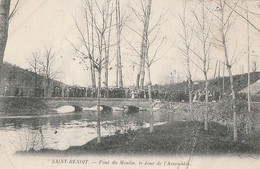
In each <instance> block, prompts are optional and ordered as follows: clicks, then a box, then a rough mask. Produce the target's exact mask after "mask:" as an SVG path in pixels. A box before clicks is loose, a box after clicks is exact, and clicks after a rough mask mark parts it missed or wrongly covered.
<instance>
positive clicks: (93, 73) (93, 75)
mask: <svg viewBox="0 0 260 169" xmlns="http://www.w3.org/2000/svg"><path fill="white" fill-rule="evenodd" d="M89 63H90V73H91V86H92V88H96V74H95V68H94V67H93V61H92V60H91V59H90V60H89Z"/></svg>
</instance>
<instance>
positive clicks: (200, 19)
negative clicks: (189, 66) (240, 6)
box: [190, 0, 212, 130]
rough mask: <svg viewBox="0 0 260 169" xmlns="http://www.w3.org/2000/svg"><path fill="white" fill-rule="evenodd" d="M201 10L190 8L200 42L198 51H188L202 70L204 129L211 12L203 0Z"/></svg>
mask: <svg viewBox="0 0 260 169" xmlns="http://www.w3.org/2000/svg"><path fill="white" fill-rule="evenodd" d="M199 3H200V4H199V5H200V7H201V10H200V12H198V10H196V11H195V10H194V9H193V10H192V13H193V16H194V20H195V23H196V25H194V29H193V32H194V34H195V36H196V37H197V40H198V42H199V43H200V44H201V48H199V52H197V51H195V50H193V49H190V51H191V52H192V53H193V54H194V56H196V57H197V59H198V60H199V62H200V63H201V64H200V63H199V64H197V63H196V62H195V61H194V60H193V59H191V61H192V62H193V63H194V64H195V65H196V66H197V67H198V68H199V69H200V70H201V71H202V72H203V75H204V80H205V109H206V110H205V112H204V130H208V71H209V69H210V52H211V45H212V42H211V39H210V38H211V20H212V18H211V16H212V15H211V14H210V13H209V12H208V10H207V9H208V7H207V4H206V2H205V0H201V1H200V2H199Z"/></svg>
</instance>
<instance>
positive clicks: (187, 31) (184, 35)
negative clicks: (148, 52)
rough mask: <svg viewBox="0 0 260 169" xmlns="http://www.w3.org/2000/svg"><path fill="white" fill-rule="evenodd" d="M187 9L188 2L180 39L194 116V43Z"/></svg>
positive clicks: (190, 106) (182, 16)
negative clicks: (192, 69) (192, 64)
mask: <svg viewBox="0 0 260 169" xmlns="http://www.w3.org/2000/svg"><path fill="white" fill-rule="evenodd" d="M186 8H187V1H184V2H183V14H182V15H181V14H179V19H180V21H181V25H182V30H183V31H182V32H181V33H179V36H180V38H181V39H182V41H183V45H182V46H183V47H179V50H180V51H181V52H182V54H183V56H184V60H185V65H186V69H187V78H188V88H189V112H190V116H191V117H193V116H192V92H193V91H192V90H193V84H192V76H191V54H192V52H191V51H190V48H191V42H192V31H191V29H192V28H190V27H192V26H189V25H188V21H187V19H186V18H187V17H186V10H187V9H186Z"/></svg>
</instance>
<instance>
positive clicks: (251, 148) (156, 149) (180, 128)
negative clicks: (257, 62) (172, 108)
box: [20, 121, 260, 155]
mask: <svg viewBox="0 0 260 169" xmlns="http://www.w3.org/2000/svg"><path fill="white" fill-rule="evenodd" d="M239 138H240V140H239V141H238V142H233V141H232V132H231V131H230V130H229V129H228V128H227V127H225V126H223V125H220V124H218V123H215V122H211V123H209V130H208V131H204V130H203V123H201V122H196V121H180V122H172V123H169V124H165V125H161V126H156V127H155V131H154V133H152V134H151V133H149V129H148V128H144V129H140V130H137V131H129V132H128V133H126V134H116V135H113V136H108V137H104V138H102V142H101V143H100V144H96V139H93V140H91V141H90V142H88V143H86V144H85V145H82V146H74V147H70V148H68V149H67V150H63V151H59V150H48V149H44V150H40V151H34V150H30V151H29V152H20V153H37V154H46V153H47V154H77V155H78V154H127V155H131V154H132V155H133V154H148V155H157V154H177V155H188V154H191V152H193V153H194V154H198V155H217V154H226V155H228V154H244V153H247V154H258V153H259V152H260V151H259V150H260V149H259V148H260V146H259V141H258V140H259V137H258V138H257V137H249V136H248V135H244V134H242V133H239Z"/></svg>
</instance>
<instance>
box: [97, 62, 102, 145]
mask: <svg viewBox="0 0 260 169" xmlns="http://www.w3.org/2000/svg"><path fill="white" fill-rule="evenodd" d="M100 66H101V64H100ZM100 96H101V69H100V68H99V70H98V91H97V111H98V119H97V143H101V129H100V127H101V126H100V121H101V112H100Z"/></svg>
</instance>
